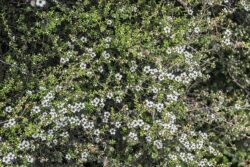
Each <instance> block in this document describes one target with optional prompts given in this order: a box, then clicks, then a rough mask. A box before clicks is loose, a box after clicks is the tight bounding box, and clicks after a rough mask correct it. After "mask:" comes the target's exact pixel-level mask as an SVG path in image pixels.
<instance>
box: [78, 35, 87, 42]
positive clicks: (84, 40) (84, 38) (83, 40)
mask: <svg viewBox="0 0 250 167" xmlns="http://www.w3.org/2000/svg"><path fill="white" fill-rule="evenodd" d="M80 40H81V41H82V42H84V43H85V42H87V40H88V39H87V38H86V37H84V36H82V37H81V39H80Z"/></svg>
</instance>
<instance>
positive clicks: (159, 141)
mask: <svg viewBox="0 0 250 167" xmlns="http://www.w3.org/2000/svg"><path fill="white" fill-rule="evenodd" d="M154 146H156V148H157V149H162V147H163V144H162V142H161V140H155V141H154Z"/></svg>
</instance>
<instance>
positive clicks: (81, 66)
mask: <svg viewBox="0 0 250 167" xmlns="http://www.w3.org/2000/svg"><path fill="white" fill-rule="evenodd" d="M86 67H87V65H86V63H83V62H82V63H81V64H80V68H81V69H83V70H85V69H86Z"/></svg>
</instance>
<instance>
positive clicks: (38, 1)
mask: <svg viewBox="0 0 250 167" xmlns="http://www.w3.org/2000/svg"><path fill="white" fill-rule="evenodd" d="M45 5H46V1H45V0H36V6H38V7H41V8H42V7H44V6H45Z"/></svg>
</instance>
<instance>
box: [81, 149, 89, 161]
mask: <svg viewBox="0 0 250 167" xmlns="http://www.w3.org/2000/svg"><path fill="white" fill-rule="evenodd" d="M88 156H89V153H88V152H86V151H84V152H83V153H82V154H81V158H82V159H85V158H87V157H88Z"/></svg>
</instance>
